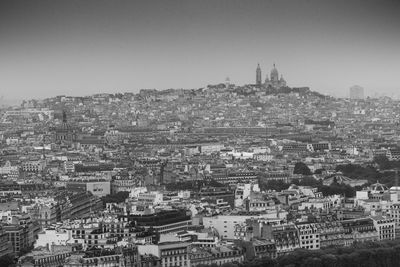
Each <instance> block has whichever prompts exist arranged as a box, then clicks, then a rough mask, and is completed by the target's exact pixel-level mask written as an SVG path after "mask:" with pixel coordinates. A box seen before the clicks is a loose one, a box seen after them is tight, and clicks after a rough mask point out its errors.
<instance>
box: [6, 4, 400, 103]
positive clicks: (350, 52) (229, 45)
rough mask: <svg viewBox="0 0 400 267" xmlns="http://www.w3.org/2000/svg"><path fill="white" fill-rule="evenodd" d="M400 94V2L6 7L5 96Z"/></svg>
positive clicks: (18, 5) (35, 5) (12, 5)
mask: <svg viewBox="0 0 400 267" xmlns="http://www.w3.org/2000/svg"><path fill="white" fill-rule="evenodd" d="M258 62H259V63H260V65H261V67H262V70H263V73H262V75H263V78H265V74H266V73H267V72H268V73H269V71H270V69H271V66H272V64H273V63H274V62H275V63H276V65H277V68H278V70H279V72H280V73H282V74H283V76H284V78H285V79H286V80H287V82H288V85H289V86H310V87H311V89H312V90H316V91H319V92H323V93H329V94H331V95H336V96H338V95H345V94H346V93H347V92H348V88H349V87H350V86H352V85H355V84H359V85H361V86H363V87H364V88H365V89H366V91H367V92H383V91H391V92H394V91H395V90H396V89H397V90H399V92H400V1H399V0H376V1H371V0H336V1H324V0H315V1H314V0H313V1H311V0H310V1H307V0H293V1H285V0H279V1H278V0H275V1H269V0H263V1H254V0H246V1H245V0H242V1H233V0H232V1H227V0H213V1H207V0H198V1H191V0H182V1H174V0H160V1H151V0H150V1H149V0H143V1H118V0H105V1H102V0H81V1H76V0H65V1H57V0H49V1H41V0H25V1H19V0H10V1H5V0H1V1H0V96H1V95H3V96H5V97H6V98H43V97H50V96H55V95H60V94H66V95H89V94H93V93H97V92H127V91H131V92H137V91H138V90H139V89H141V88H157V89H166V88H200V87H204V86H206V85H207V84H215V83H219V82H223V81H224V80H225V78H226V77H227V76H228V77H230V79H231V81H232V82H233V83H235V84H239V85H240V84H246V83H254V80H255V69H256V66H257V63H258Z"/></svg>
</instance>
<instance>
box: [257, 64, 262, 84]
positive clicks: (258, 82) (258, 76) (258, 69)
mask: <svg viewBox="0 0 400 267" xmlns="http://www.w3.org/2000/svg"><path fill="white" fill-rule="evenodd" d="M256 84H257V85H261V68H260V64H258V65H257V69H256Z"/></svg>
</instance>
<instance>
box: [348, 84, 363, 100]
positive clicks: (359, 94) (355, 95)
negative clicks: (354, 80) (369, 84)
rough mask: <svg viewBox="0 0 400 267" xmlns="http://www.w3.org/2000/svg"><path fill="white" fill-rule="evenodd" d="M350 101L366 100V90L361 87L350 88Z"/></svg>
mask: <svg viewBox="0 0 400 267" xmlns="http://www.w3.org/2000/svg"><path fill="white" fill-rule="evenodd" d="M350 99H364V88H362V87H361V86H359V85H354V86H352V87H350Z"/></svg>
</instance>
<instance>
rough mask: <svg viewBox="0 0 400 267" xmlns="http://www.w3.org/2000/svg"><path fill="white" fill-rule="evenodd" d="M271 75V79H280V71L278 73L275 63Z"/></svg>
mask: <svg viewBox="0 0 400 267" xmlns="http://www.w3.org/2000/svg"><path fill="white" fill-rule="evenodd" d="M270 76H271V80H278V79H279V73H278V70H277V69H276V67H275V64H274V67H273V68H272V70H271V75H270Z"/></svg>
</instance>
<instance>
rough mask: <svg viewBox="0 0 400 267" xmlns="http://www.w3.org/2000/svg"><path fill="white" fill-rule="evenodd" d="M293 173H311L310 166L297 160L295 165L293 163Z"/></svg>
mask: <svg viewBox="0 0 400 267" xmlns="http://www.w3.org/2000/svg"><path fill="white" fill-rule="evenodd" d="M293 173H294V174H302V175H311V171H310V168H308V166H307V165H306V164H305V163H303V162H297V163H296V165H294V171H293Z"/></svg>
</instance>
